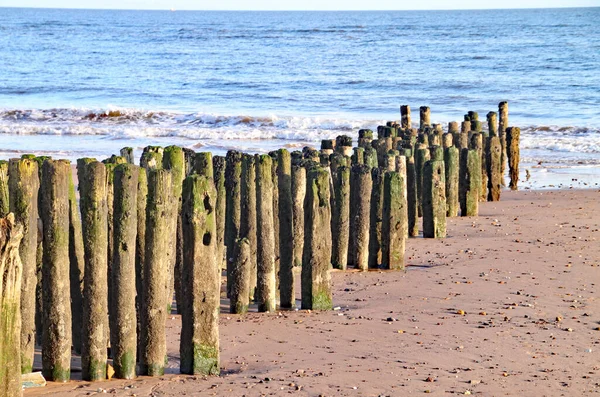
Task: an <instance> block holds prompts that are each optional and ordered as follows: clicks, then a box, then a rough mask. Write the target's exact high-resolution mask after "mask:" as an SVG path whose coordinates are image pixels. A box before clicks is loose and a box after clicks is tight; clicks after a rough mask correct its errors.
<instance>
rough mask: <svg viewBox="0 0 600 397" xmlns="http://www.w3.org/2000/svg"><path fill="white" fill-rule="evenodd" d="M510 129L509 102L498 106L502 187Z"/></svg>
mask: <svg viewBox="0 0 600 397" xmlns="http://www.w3.org/2000/svg"><path fill="white" fill-rule="evenodd" d="M507 128H508V102H505V101H504V102H500V103H499V104H498V136H499V137H500V145H501V146H502V156H501V158H500V173H501V174H502V186H504V175H505V174H506V162H507V158H508V147H507V144H506V129H507Z"/></svg>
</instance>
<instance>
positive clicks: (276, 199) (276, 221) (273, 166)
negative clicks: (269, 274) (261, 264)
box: [269, 151, 329, 291]
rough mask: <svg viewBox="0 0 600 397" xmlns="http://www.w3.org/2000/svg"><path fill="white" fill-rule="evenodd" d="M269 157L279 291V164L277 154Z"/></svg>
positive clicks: (270, 153) (277, 285)
mask: <svg viewBox="0 0 600 397" xmlns="http://www.w3.org/2000/svg"><path fill="white" fill-rule="evenodd" d="M318 154H319V160H318V161H317V163H319V162H320V161H321V156H322V154H321V153H318ZM269 156H271V182H272V185H271V186H273V189H272V192H271V194H272V196H273V211H272V213H273V236H274V240H273V255H274V259H275V290H276V291H277V290H279V277H278V274H279V183H277V182H278V178H277V168H278V167H279V163H278V162H277V152H276V151H271V152H269ZM323 157H325V158H326V159H327V160H329V156H323Z"/></svg>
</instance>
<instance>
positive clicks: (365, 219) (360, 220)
mask: <svg viewBox="0 0 600 397" xmlns="http://www.w3.org/2000/svg"><path fill="white" fill-rule="evenodd" d="M351 178H352V179H351V181H350V186H351V189H352V190H353V191H354V194H351V195H352V199H351V200H350V247H349V256H350V262H351V264H352V265H353V266H355V267H357V268H358V269H360V270H367V269H368V268H369V224H370V220H369V215H370V210H371V190H372V188H373V180H372V178H371V168H370V167H368V166H366V165H364V164H357V165H353V166H352V174H351Z"/></svg>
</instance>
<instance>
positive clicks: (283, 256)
mask: <svg viewBox="0 0 600 397" xmlns="http://www.w3.org/2000/svg"><path fill="white" fill-rule="evenodd" d="M277 162H278V167H277V182H278V185H279V208H278V209H277V212H278V216H279V236H277V238H279V306H281V307H282V308H284V309H291V308H294V307H296V297H295V293H294V245H293V244H294V230H293V218H294V215H293V212H294V204H293V200H292V159H291V156H290V152H288V151H287V150H286V149H279V150H278V151H277Z"/></svg>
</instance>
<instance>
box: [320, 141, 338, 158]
mask: <svg viewBox="0 0 600 397" xmlns="http://www.w3.org/2000/svg"><path fill="white" fill-rule="evenodd" d="M334 147H335V141H334V140H332V139H323V140H322V141H321V154H323V153H324V154H327V155H331V154H332V153H333V149H334Z"/></svg>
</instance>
